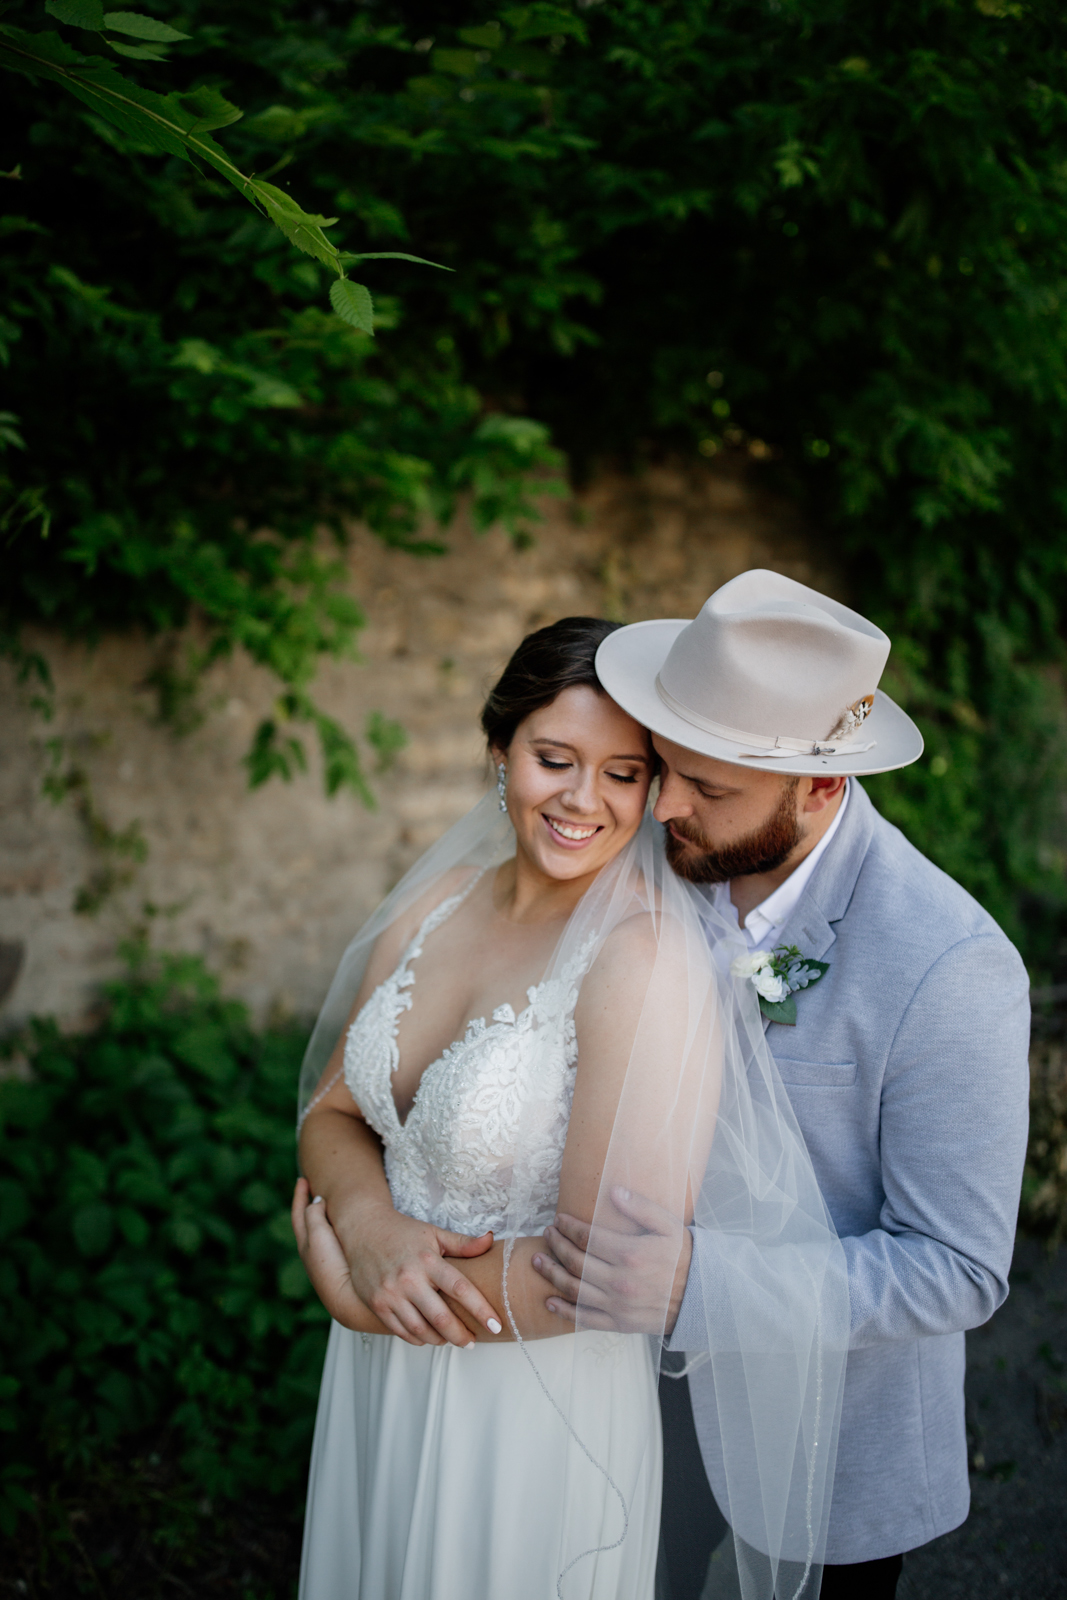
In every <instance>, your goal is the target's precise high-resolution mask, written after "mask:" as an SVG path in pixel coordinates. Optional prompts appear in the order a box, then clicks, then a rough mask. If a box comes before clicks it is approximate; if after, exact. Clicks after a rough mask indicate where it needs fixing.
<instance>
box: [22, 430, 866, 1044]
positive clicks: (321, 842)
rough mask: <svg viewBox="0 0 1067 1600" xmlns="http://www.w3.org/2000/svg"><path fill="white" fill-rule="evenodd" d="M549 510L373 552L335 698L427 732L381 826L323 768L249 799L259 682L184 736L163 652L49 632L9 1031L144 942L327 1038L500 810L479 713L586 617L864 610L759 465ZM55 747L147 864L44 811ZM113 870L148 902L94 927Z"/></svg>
mask: <svg viewBox="0 0 1067 1600" xmlns="http://www.w3.org/2000/svg"><path fill="white" fill-rule="evenodd" d="M544 510H545V515H546V520H545V522H544V524H543V525H542V526H541V527H540V529H539V530H538V532H537V536H536V539H535V542H534V544H533V545H532V546H531V547H530V548H529V549H526V550H523V551H516V550H515V549H514V548H513V547H512V546H511V545H510V544H509V542H508V541H507V539H506V538H505V537H504V536H503V535H502V534H500V533H495V532H494V533H490V534H489V535H487V536H486V537H484V538H476V537H474V536H473V535H472V533H471V532H470V530H469V528H466V527H465V526H463V525H462V523H460V524H458V525H457V526H456V527H455V528H454V529H453V530H452V531H451V533H450V534H449V536H448V539H449V545H450V549H449V553H448V554H446V555H444V556H442V557H437V558H415V557H412V556H410V555H405V554H403V553H401V552H397V551H390V550H387V549H385V548H383V547H382V546H381V545H380V544H379V543H378V541H377V540H375V539H374V538H373V537H372V536H371V535H369V534H368V533H366V532H365V531H362V530H358V529H357V530H355V531H354V533H353V537H352V544H351V551H350V566H351V573H352V586H353V592H354V593H355V594H356V595H358V596H359V598H360V599H361V601H362V602H363V604H364V605H365V607H366V610H367V613H368V616H369V618H370V621H369V625H368V627H367V629H366V631H365V632H364V633H363V634H362V636H361V639H360V651H361V656H362V660H361V661H359V662H330V663H328V664H326V665H325V666H324V667H323V669H322V671H321V673H320V676H319V679H318V681H317V683H316V686H315V692H316V695H317V697H318V698H319V700H320V702H321V703H322V704H323V705H324V707H325V708H326V709H327V710H328V711H330V712H331V713H332V714H333V715H335V716H336V717H338V718H339V719H340V720H341V721H342V722H343V723H344V724H345V726H346V727H349V728H352V729H355V730H361V729H362V727H363V725H364V723H365V721H366V718H367V715H368V713H369V712H371V711H373V710H380V711H382V712H383V713H384V714H385V715H386V716H388V717H391V718H395V719H397V720H399V721H400V722H402V723H403V725H404V726H405V728H406V729H407V732H408V735H409V740H410V742H409V744H408V746H407V748H406V749H405V750H404V751H403V752H402V754H401V755H400V757H399V759H398V760H397V762H396V764H395V766H394V767H393V769H392V770H391V771H390V772H388V773H387V774H385V775H383V776H380V777H376V778H375V779H374V784H375V788H376V792H377V795H378V800H379V805H378V809H377V811H375V812H368V811H367V810H365V809H364V807H363V806H362V804H361V803H360V802H359V800H358V799H356V798H355V797H353V796H351V795H348V794H342V795H339V796H337V797H336V798H334V799H333V800H329V799H327V798H326V797H325V795H324V793H323V789H322V783H321V776H320V773H319V771H318V770H317V767H316V764H315V761H314V759H312V762H311V766H310V770H309V772H308V774H307V776H305V777H300V778H298V779H296V780H295V781H294V782H292V783H291V784H285V783H283V782H280V781H278V780H273V781H272V782H271V783H269V784H268V785H266V786H265V787H263V788H261V789H259V790H256V791H253V792H250V791H249V790H248V788H247V784H246V778H245V772H244V769H243V768H242V766H241V756H242V755H243V753H244V752H245V750H246V749H247V748H248V745H249V742H250V740H251V738H252V734H253V732H254V730H255V728H256V726H257V724H258V722H259V720H260V718H261V717H263V716H264V715H266V714H269V710H270V705H271V701H272V697H273V695H274V693H275V692H276V686H274V685H273V684H272V681H271V680H270V679H269V677H268V675H267V674H266V673H264V672H262V671H260V670H259V669H258V668H256V667H254V666H253V665H252V664H251V663H250V662H249V661H248V660H247V659H243V658H239V657H238V658H235V659H233V660H230V661H227V662H223V663H220V664H218V665H216V666H215V667H214V668H213V669H212V671H211V672H210V674H209V677H208V681H207V683H206V685H205V688H204V692H203V696H202V703H203V704H204V706H205V707H206V708H207V715H206V717H205V719H204V721H203V722H202V724H201V725H200V727H199V728H197V729H196V730H195V731H194V732H192V733H189V734H187V735H185V736H183V737H178V736H176V735H175V734H174V733H173V732H171V731H170V730H169V729H167V728H165V727H161V726H159V725H158V723H157V722H156V721H154V708H155V701H154V696H153V694H152V693H151V691H150V690H148V689H147V688H146V687H145V679H146V676H147V674H148V673H149V671H150V670H151V668H152V666H153V663H154V662H156V661H157V659H158V654H159V650H160V645H159V643H158V642H156V641H150V640H145V639H143V638H139V637H123V638H114V637H112V638H108V639H107V640H105V641H104V642H103V643H101V644H100V645H99V646H98V647H97V648H96V649H94V650H90V649H86V648H84V647H80V646H73V645H71V644H69V643H66V642H64V641H63V640H62V639H60V638H58V637H56V636H53V635H49V634H45V633H41V634H38V635H36V636H34V637H33V638H32V639H30V640H29V641H28V642H30V643H32V644H34V645H35V646H36V647H37V648H39V649H41V650H42V651H43V653H44V654H45V655H46V657H47V659H48V661H49V662H50V665H51V668H52V672H53V675H54V678H55V683H56V688H57V696H56V716H55V718H54V720H53V721H52V722H51V723H49V724H45V723H43V722H42V720H41V719H40V717H39V716H38V715H37V714H36V713H34V712H33V711H32V710H31V709H30V707H29V705H28V702H27V698H26V696H25V695H23V694H22V693H21V692H20V691H18V690H17V689H16V688H15V686H14V685H13V683H12V681H11V678H10V676H8V677H7V678H6V679H5V680H4V682H3V688H2V692H0V730H2V731H0V749H2V752H3V760H2V766H0V945H2V946H3V948H4V950H5V952H6V953H5V959H4V962H3V963H2V966H3V972H0V977H2V976H3V975H4V974H7V977H8V979H9V987H8V992H7V994H6V997H4V996H3V995H0V1004H2V1006H3V1013H2V1016H3V1019H4V1021H5V1023H7V1024H8V1025H10V1024H11V1023H15V1022H17V1021H18V1020H20V1019H22V1018H24V1017H26V1016H27V1015H30V1014H35V1013H36V1014H40V1013H45V1012H48V1013H53V1014H55V1015H57V1016H58V1017H60V1018H61V1019H62V1021H63V1022H64V1023H65V1024H66V1025H69V1026H77V1025H79V1024H80V1023H81V1022H83V1021H84V1020H85V1019H86V1018H87V1016H88V1015H89V1014H90V1013H91V1008H92V1005H93V1001H94V996H95V995H96V993H97V990H98V986H99V983H100V982H101V980H102V979H104V978H106V977H107V976H108V975H110V974H111V973H113V972H114V971H115V970H117V954H116V951H117V945H118V942H119V940H120V939H121V938H122V937H123V936H124V935H128V934H129V933H130V932H131V931H132V930H133V929H135V928H137V927H144V926H149V927H150V929H151V938H152V940H153V942H154V943H155V944H157V945H158V946H160V947H166V948H175V949H182V950H194V951H199V952H200V953H202V954H203V955H204V956H205V958H206V959H207V960H208V962H209V963H210V964H211V965H212V966H213V967H214V968H216V969H217V970H219V971H220V972H221V973H222V974H223V977H224V981H225V985H226V988H227V991H228V992H230V993H232V994H234V995H237V996H239V997H240V998H241V999H243V1000H245V1001H246V1002H247V1003H248V1004H249V1005H250V1006H251V1008H252V1010H253V1013H254V1014H255V1016H256V1017H257V1018H259V1019H262V1018H263V1017H264V1016H265V1015H267V1014H269V1013H270V1012H271V1010H272V1009H273V1010H274V1011H276V1012H288V1013H295V1014H297V1015H300V1016H309V1015H312V1014H313V1013H314V1011H315V1010H316V1008H317V1006H318V1004H319V1002H320V1000H321V998H322V995H323V993H324V991H325V987H326V985H327V983H328V981H329V978H330V976H331V975H332V972H333V969H334V967H335V965H336V962H337V960H338V957H339V955H340V953H341V951H342V949H343V948H344V946H345V944H346V942H347V941H348V939H349V938H350V937H351V935H352V933H353V932H354V931H355V929H356V928H357V927H358V926H359V924H360V923H361V921H362V920H363V918H364V917H365V916H366V914H367V913H368V912H369V911H370V910H371V909H372V908H373V906H374V905H375V903H376V902H377V901H378V900H379V899H380V898H381V896H382V895H383V894H384V893H385V892H386V891H387V890H388V889H389V888H390V887H391V885H392V884H393V883H394V882H395V881H396V879H397V877H398V876H399V875H400V873H401V872H402V871H403V870H404V869H405V868H406V867H407V866H408V865H409V864H410V862H411V861H412V860H413V859H414V858H415V856H416V855H418V854H419V853H420V852H421V851H422V850H423V849H424V848H425V847H426V846H427V845H428V844H430V843H431V842H432V841H433V840H434V839H435V838H436V837H438V836H439V834H440V833H441V832H442V831H443V830H444V829H445V828H446V827H447V826H448V825H449V824H450V823H451V822H453V821H454V820H455V819H456V818H457V817H459V816H460V815H461V814H462V813H463V812H464V811H465V810H466V809H467V808H468V807H469V806H470V805H471V804H473V802H474V801H475V800H476V799H477V798H478V797H479V795H480V794H481V793H482V792H483V791H484V786H485V783H486V781H487V779H488V766H487V763H486V760H485V756H484V751H483V748H482V743H481V739H480V736H479V732H478V726H477V719H478V712H479V710H480V706H481V702H482V698H483V696H484V693H485V690H486V688H487V687H488V686H489V684H490V683H491V682H492V680H493V677H494V675H495V674H496V673H497V672H499V670H500V668H501V667H502V666H503V664H504V662H505V661H506V659H507V657H508V655H509V654H510V652H511V651H512V650H513V649H514V647H515V645H516V644H517V643H518V641H519V640H520V639H521V637H522V636H523V634H524V633H526V632H528V631H529V630H530V629H531V628H535V627H539V626H541V625H542V624H544V623H546V622H550V621H553V620H555V619H556V618H557V617H561V616H566V615H568V614H575V613H586V614H590V613H591V614H595V615H602V616H610V617H614V618H617V619H619V620H622V621H638V620H640V619H642V618H645V617H651V616H678V617H689V616H692V615H693V614H694V613H695V612H696V611H697V610H698V609H699V607H700V605H701V604H702V603H703V601H704V599H705V598H706V597H707V595H708V594H710V592H711V591H712V590H713V589H714V588H716V587H717V586H718V585H719V584H721V583H723V582H725V581H726V579H728V578H730V577H733V576H734V575H735V574H736V573H738V572H741V571H743V570H744V569H745V568H746V567H750V566H768V567H772V568H775V569H776V570H778V571H781V572H785V573H788V574H789V575H790V576H792V577H795V578H799V579H800V580H801V581H805V582H812V583H814V584H816V585H817V586H821V587H824V588H826V589H828V590H831V591H834V592H838V593H840V592H841V589H840V583H839V582H837V581H836V580H835V578H834V574H833V572H832V569H831V567H830V564H829V563H828V562H827V561H825V560H823V559H822V558H821V555H820V552H819V548H818V543H817V541H816V540H815V538H814V537H813V536H812V534H811V533H810V531H808V530H805V529H804V527H803V526H802V525H801V523H800V521H799V519H798V517H797V515H796V513H795V511H794V510H793V508H792V507H791V506H790V505H789V504H788V503H785V502H783V501H781V500H778V499H776V498H774V497H773V496H772V495H770V494H768V493H767V492H766V491H764V490H762V489H761V488H760V487H759V485H758V483H756V482H754V481H753V479H752V477H751V475H750V473H749V471H748V469H747V468H746V467H745V466H744V465H743V463H742V462H741V461H740V460H735V461H732V462H731V461H726V462H724V463H721V464H720V463H714V464H711V465H704V464H700V465H693V466H691V467H686V468H684V469H683V468H681V467H677V466H673V467H672V466H665V467H661V468H656V469H653V470H649V471H647V472H645V473H644V474H642V475H641V476H639V477H633V476H629V477H627V476H621V475H613V474H604V475H602V476H601V477H599V478H598V479H596V480H595V481H594V482H593V483H592V484H591V486H590V487H589V488H588V489H587V490H585V491H583V492H582V493H580V494H578V495H577V496H576V497H574V498H572V499H568V500H558V499H546V501H545V504H544ZM54 739H62V740H63V742H64V743H63V749H62V757H61V760H60V764H59V770H63V771H68V770H70V768H71V767H72V766H74V767H76V768H79V769H80V770H81V771H83V772H84V774H85V775H86V778H87V781H88V785H89V788H88V791H84V792H83V796H84V793H86V792H87V793H89V794H91V797H92V804H93V807H94V808H95V812H96V813H97V814H98V816H99V817H100V818H102V819H103V821H104V822H105V823H106V825H107V827H109V828H110V829H112V830H114V831H121V830H122V829H124V828H128V827H129V826H130V824H131V823H134V822H137V823H139V825H140V828H141V831H142V832H143V836H144V839H145V841H146V843H147V846H148V858H147V860H146V861H145V862H144V864H143V865H140V866H137V865H136V864H135V863H130V862H123V861H122V860H121V859H120V858H119V857H117V856H114V855H108V854H107V853H106V852H101V851H100V849H99V848H97V847H96V846H94V844H93V841H92V837H91V833H92V829H91V827H90V826H89V825H87V822H86V819H85V815H84V805H82V807H81V813H80V812H79V793H78V792H75V793H73V794H72V795H70V796H68V797H67V798H66V799H65V800H63V801H62V802H61V803H60V804H58V805H56V804H53V803H52V802H51V801H50V800H49V799H48V798H46V797H45V796H44V794H43V793H42V781H43V778H44V776H45V773H46V772H47V770H48V767H49V762H50V760H51V759H52V758H51V756H50V753H49V747H48V741H49V740H54ZM306 742H307V744H308V749H309V754H312V755H313V752H312V750H311V741H310V740H308V741H306ZM108 860H111V861H112V862H113V864H114V865H115V866H117V867H118V868H120V869H123V868H125V869H126V870H131V871H132V876H131V878H130V881H129V882H127V883H125V884H124V885H119V886H118V887H116V888H115V889H114V890H113V892H112V893H111V894H110V895H108V896H107V897H106V899H105V900H104V902H103V904H102V905H101V906H100V908H99V910H98V911H97V912H96V913H95V914H93V915H88V914H84V913H81V914H79V913H77V912H76V911H75V910H74V909H73V906H74V901H75V899H76V897H77V895H78V892H79V889H80V888H82V886H83V885H85V884H87V883H90V884H91V883H92V882H93V880H94V877H95V876H96V875H97V874H99V873H100V872H101V871H102V870H103V869H104V868H105V867H106V865H107V861H108ZM146 908H147V909H146ZM19 947H21V949H22V959H21V963H20V960H19Z"/></svg>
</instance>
